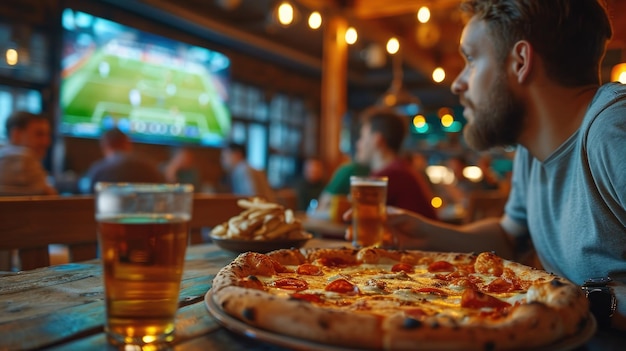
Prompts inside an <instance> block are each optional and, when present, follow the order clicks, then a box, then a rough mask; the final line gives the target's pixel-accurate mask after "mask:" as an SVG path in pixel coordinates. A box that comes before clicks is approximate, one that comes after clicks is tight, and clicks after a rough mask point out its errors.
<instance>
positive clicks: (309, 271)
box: [296, 263, 322, 275]
mask: <svg viewBox="0 0 626 351" xmlns="http://www.w3.org/2000/svg"><path fill="white" fill-rule="evenodd" d="M296 273H298V274H300V275H322V269H321V268H320V267H318V266H316V265H314V264H310V263H305V264H301V265H299V266H298V269H296Z"/></svg>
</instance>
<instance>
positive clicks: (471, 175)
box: [463, 166, 483, 183]
mask: <svg viewBox="0 0 626 351" xmlns="http://www.w3.org/2000/svg"><path fill="white" fill-rule="evenodd" d="M463 176H464V177H465V178H467V179H469V180H471V181H472V182H474V183H478V182H480V181H481V180H482V179H483V171H482V170H481V169H480V167H478V166H467V167H465V168H463Z"/></svg>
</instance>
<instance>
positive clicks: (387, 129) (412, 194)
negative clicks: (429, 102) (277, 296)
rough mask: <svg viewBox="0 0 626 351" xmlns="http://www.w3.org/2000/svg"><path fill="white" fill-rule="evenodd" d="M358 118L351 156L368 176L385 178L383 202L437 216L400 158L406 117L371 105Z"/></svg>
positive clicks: (406, 131)
mask: <svg viewBox="0 0 626 351" xmlns="http://www.w3.org/2000/svg"><path fill="white" fill-rule="evenodd" d="M361 118H362V121H361V123H362V125H361V131H360V134H359V140H358V141H357V143H356V156H355V159H356V161H357V162H360V163H363V164H367V165H369V167H370V170H371V175H372V176H377V177H388V185H387V204H388V205H391V206H395V207H399V208H402V209H405V210H409V211H412V212H415V213H419V214H421V215H423V216H425V217H427V218H431V219H437V214H436V212H435V209H434V208H433V207H432V206H431V204H430V200H431V199H430V198H428V197H427V194H425V193H424V190H423V189H422V186H420V184H418V182H417V180H416V179H415V176H414V174H413V173H412V171H411V169H410V168H409V166H408V165H407V163H406V162H405V161H404V160H403V159H402V157H400V148H401V147H402V142H403V140H404V138H405V137H406V135H407V133H408V119H407V117H405V116H402V115H399V114H397V113H396V112H394V111H393V110H390V109H386V108H378V107H374V108H369V109H367V110H366V111H365V112H364V113H363V114H362V116H361Z"/></svg>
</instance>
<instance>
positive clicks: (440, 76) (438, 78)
mask: <svg viewBox="0 0 626 351" xmlns="http://www.w3.org/2000/svg"><path fill="white" fill-rule="evenodd" d="M444 79H446V71H444V70H443V68H441V67H437V68H435V70H434V71H433V81H435V83H441V82H443V80H444Z"/></svg>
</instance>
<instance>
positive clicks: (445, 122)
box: [441, 113, 454, 128]
mask: <svg viewBox="0 0 626 351" xmlns="http://www.w3.org/2000/svg"><path fill="white" fill-rule="evenodd" d="M452 123H454V117H452V115H451V114H449V113H446V114H445V115H443V116H441V125H442V126H444V127H446V128H447V127H450V126H451V125H452Z"/></svg>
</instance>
